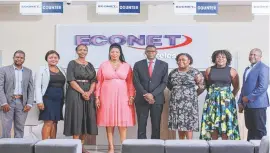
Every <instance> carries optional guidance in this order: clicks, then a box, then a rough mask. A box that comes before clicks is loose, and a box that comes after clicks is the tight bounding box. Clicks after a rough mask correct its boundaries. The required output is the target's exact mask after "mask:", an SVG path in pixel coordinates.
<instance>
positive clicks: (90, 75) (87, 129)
mask: <svg viewBox="0 0 270 153" xmlns="http://www.w3.org/2000/svg"><path fill="white" fill-rule="evenodd" d="M76 52H77V54H78V56H79V57H78V59H76V60H72V61H70V62H69V64H68V68H67V82H68V84H69V86H68V89H67V96H66V109H65V123H64V125H65V127H64V135H66V136H71V135H72V136H73V139H81V140H82V144H83V143H84V139H85V136H86V134H90V135H97V134H98V128H97V124H96V107H95V96H94V89H95V86H96V71H95V69H94V67H93V65H92V64H91V63H90V62H87V61H86V60H85V58H86V55H87V53H88V48H87V46H85V45H78V46H77V47H76ZM82 152H83V153H87V151H86V150H85V149H84V147H83V150H82Z"/></svg>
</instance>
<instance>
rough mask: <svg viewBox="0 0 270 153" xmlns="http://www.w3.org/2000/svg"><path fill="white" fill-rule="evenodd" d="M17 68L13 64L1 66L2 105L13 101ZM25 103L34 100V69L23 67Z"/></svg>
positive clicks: (31, 102)
mask: <svg viewBox="0 0 270 153" xmlns="http://www.w3.org/2000/svg"><path fill="white" fill-rule="evenodd" d="M15 81H16V80H15V70H14V67H13V65H10V66H5V67H2V68H0V105H3V104H5V103H8V104H10V103H11V102H12V96H13V95H14V90H15ZM22 92H23V93H22V95H23V105H24V106H25V105H27V104H29V105H32V104H33V102H34V86H33V76H32V70H30V69H28V68H26V67H23V72H22Z"/></svg>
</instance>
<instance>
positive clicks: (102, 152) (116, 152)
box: [87, 149, 121, 153]
mask: <svg viewBox="0 0 270 153" xmlns="http://www.w3.org/2000/svg"><path fill="white" fill-rule="evenodd" d="M87 151H89V152H90V153H108V150H107V149H98V150H91V149H90V150H89V149H88V150H87ZM114 153H121V151H120V150H114Z"/></svg>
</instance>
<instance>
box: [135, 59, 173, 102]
mask: <svg viewBox="0 0 270 153" xmlns="http://www.w3.org/2000/svg"><path fill="white" fill-rule="evenodd" d="M167 80H168V63H166V62H164V61H161V60H158V59H156V62H155V66H154V70H153V73H152V77H151V78H150V77H149V73H148V63H147V60H146V59H144V60H141V61H138V62H136V63H135V65H134V68H133V83H134V86H135V89H136V96H135V100H134V101H135V103H148V102H147V101H146V100H145V99H144V97H143V95H144V94H146V93H151V94H152V95H153V96H154V98H155V104H163V103H164V101H165V97H164V89H165V88H166V85H167Z"/></svg>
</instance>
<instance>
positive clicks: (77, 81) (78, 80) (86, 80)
mask: <svg viewBox="0 0 270 153" xmlns="http://www.w3.org/2000/svg"><path fill="white" fill-rule="evenodd" d="M76 82H89V80H76Z"/></svg>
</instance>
